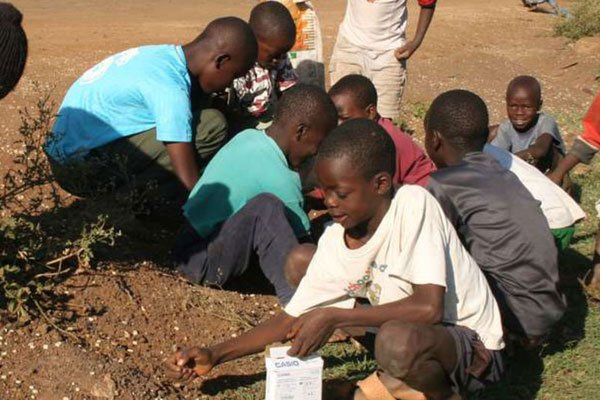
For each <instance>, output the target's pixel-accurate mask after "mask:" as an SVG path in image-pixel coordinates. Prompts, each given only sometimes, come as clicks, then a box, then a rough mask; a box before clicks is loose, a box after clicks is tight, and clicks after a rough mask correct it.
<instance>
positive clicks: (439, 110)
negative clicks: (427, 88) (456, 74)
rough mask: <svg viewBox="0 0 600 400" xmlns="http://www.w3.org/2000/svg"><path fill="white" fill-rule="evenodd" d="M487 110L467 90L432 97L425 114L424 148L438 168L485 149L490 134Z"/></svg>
mask: <svg viewBox="0 0 600 400" xmlns="http://www.w3.org/2000/svg"><path fill="white" fill-rule="evenodd" d="M488 124H489V117H488V110H487V107H486V105H485V103H484V102H483V100H482V99H481V98H480V97H479V96H477V95H476V94H475V93H472V92H469V91H468V90H450V91H448V92H445V93H442V94H441V95H439V96H438V97H436V98H435V100H433V103H431V107H429V110H428V111H427V114H426V115H425V122H424V125H425V149H426V150H427V153H428V154H429V157H430V158H431V160H432V161H433V162H434V163H435V165H436V166H437V167H438V168H443V167H445V166H447V165H451V164H453V163H455V162H457V161H459V160H460V159H462V157H463V156H464V155H465V154H467V153H469V152H473V151H482V149H483V146H484V145H485V143H486V142H487V138H488V135H489V126H488Z"/></svg>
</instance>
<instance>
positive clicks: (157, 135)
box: [46, 17, 257, 197]
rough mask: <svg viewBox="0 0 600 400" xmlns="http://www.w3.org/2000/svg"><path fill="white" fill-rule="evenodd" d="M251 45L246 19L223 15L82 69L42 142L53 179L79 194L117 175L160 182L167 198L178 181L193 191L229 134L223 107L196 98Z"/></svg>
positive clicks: (215, 86) (250, 54)
mask: <svg viewBox="0 0 600 400" xmlns="http://www.w3.org/2000/svg"><path fill="white" fill-rule="evenodd" d="M256 54H257V44H256V39H255V37H254V34H253V33H252V30H251V29H250V27H249V26H248V24H247V23H246V22H244V21H242V20H241V19H239V18H234V17H227V18H219V19H216V20H214V21H213V22H211V23H210V24H209V25H208V26H207V27H206V29H205V30H204V32H202V34H200V36H198V37H197V38H196V39H195V40H193V41H192V42H190V43H188V44H186V45H184V46H174V45H160V46H143V47H138V48H134V49H130V50H126V51H124V52H122V53H119V54H116V55H114V56H111V57H109V58H107V59H106V60H104V61H102V62H101V63H99V64H98V65H96V66H95V67H93V68H92V69H90V70H88V71H87V72H86V73H84V74H83V75H82V76H81V77H80V78H79V79H78V80H77V81H76V82H75V83H74V84H73V86H71V88H70V89H69V91H68V92H67V95H66V96H65V99H64V101H63V104H62V106H61V108H60V110H59V112H58V117H57V120H56V123H55V125H54V128H53V137H52V138H51V139H50V140H49V141H48V143H47V145H46V151H47V153H48V155H49V156H50V159H51V164H52V168H53V171H54V173H55V175H56V178H57V180H58V182H59V183H60V184H61V186H63V187H64V188H65V189H66V190H67V191H70V192H72V193H74V194H81V195H87V194H89V192H93V191H94V190H95V189H96V188H97V187H98V186H102V184H104V185H106V183H107V182H108V183H110V182H111V181H117V182H116V185H119V184H122V183H123V182H121V179H120V177H121V175H124V176H125V177H127V178H129V177H131V176H134V177H135V179H136V180H137V183H139V184H144V183H146V182H149V181H156V183H158V185H159V189H160V190H161V191H162V193H163V195H164V196H165V197H170V195H173V192H174V191H175V188H181V186H180V184H182V185H183V187H185V189H187V190H191V189H192V188H193V187H194V184H195V183H196V181H197V180H198V177H199V175H200V174H201V171H202V169H203V167H204V165H205V164H206V163H207V161H208V159H209V158H210V157H211V156H212V155H213V154H214V153H215V152H216V151H217V149H218V148H219V147H220V145H221V143H222V142H223V141H224V140H225V136H226V133H227V127H226V123H225V121H224V118H223V116H222V115H221V114H220V113H218V112H216V111H215V110H208V109H205V110H202V112H200V110H201V103H202V102H203V101H204V100H205V97H206V94H208V93H211V92H215V91H220V90H223V89H225V88H226V87H227V86H228V85H230V84H231V82H232V81H233V79H234V78H236V77H238V76H240V75H242V74H244V73H245V72H246V71H248V69H249V68H250V67H251V66H252V65H253V64H254V61H255V60H256ZM194 125H195V127H194ZM82 171H84V172H85V174H83V173H82ZM81 175H84V176H83V177H82V176H81ZM175 177H176V178H178V181H177V179H175ZM82 183H84V184H88V185H89V186H91V187H89V188H87V187H83V188H79V187H78V186H79V185H80V184H82Z"/></svg>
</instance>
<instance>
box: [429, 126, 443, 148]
mask: <svg viewBox="0 0 600 400" xmlns="http://www.w3.org/2000/svg"><path fill="white" fill-rule="evenodd" d="M443 140H444V139H443V138H442V134H441V133H439V132H438V131H433V132H431V144H432V147H433V149H434V150H439V148H440V147H441V146H442V141H443Z"/></svg>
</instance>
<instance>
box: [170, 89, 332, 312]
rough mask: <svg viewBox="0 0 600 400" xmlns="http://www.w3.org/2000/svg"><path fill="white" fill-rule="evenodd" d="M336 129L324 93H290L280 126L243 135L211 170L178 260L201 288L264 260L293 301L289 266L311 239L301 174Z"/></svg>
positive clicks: (180, 241) (194, 196)
mask: <svg viewBox="0 0 600 400" xmlns="http://www.w3.org/2000/svg"><path fill="white" fill-rule="evenodd" d="M336 124H337V113H336V110H335V106H334V105H333V103H332V102H331V100H330V99H329V97H328V96H327V94H326V93H325V92H324V91H323V90H322V89H320V88H318V87H316V86H312V85H303V84H302V85H297V86H295V87H294V88H291V89H290V90H289V91H286V92H285V94H284V95H283V96H282V98H281V101H280V103H279V106H278V108H277V110H276V113H275V116H274V120H273V125H272V126H271V127H270V128H269V129H268V130H267V131H266V132H265V131H259V130H255V129H249V130H246V131H243V132H241V133H240V134H238V135H237V136H236V137H235V138H234V139H233V140H231V142H229V143H228V144H227V145H226V146H225V147H223V149H221V150H220V151H219V152H218V153H217V155H216V156H215V157H214V159H213V160H211V162H210V163H209V164H208V166H207V167H206V170H205V172H204V174H203V176H202V178H201V179H200V180H199V181H198V183H197V184H196V186H195V187H194V189H193V190H192V192H191V194H190V197H189V199H188V201H187V203H186V204H185V205H184V207H183V209H184V214H185V217H186V218H187V220H188V226H187V227H185V228H184V229H183V231H182V232H181V233H180V234H179V236H178V238H177V241H176V245H175V249H174V251H173V255H174V258H175V261H176V263H177V266H178V269H179V271H180V272H182V273H183V274H184V275H185V276H186V277H187V278H188V279H190V280H191V281H193V282H197V283H204V284H207V285H214V286H219V287H222V286H223V285H224V284H225V283H226V282H227V281H229V280H230V279H231V278H233V277H235V276H239V275H241V274H242V273H243V272H244V271H245V270H246V268H247V267H248V264H249V261H250V257H251V256H252V255H253V254H254V253H255V254H256V255H258V259H259V263H260V266H261V269H262V271H263V272H264V274H265V276H266V277H267V278H268V279H269V281H270V282H271V283H272V284H273V286H274V287H275V291H276V293H277V296H278V297H279V299H280V301H281V302H282V303H283V304H286V303H287V302H288V301H289V299H290V298H291V296H292V294H293V290H292V289H291V288H290V287H289V285H288V284H287V282H286V280H285V278H284V274H283V265H284V261H285V258H286V256H287V254H288V253H289V251H290V250H291V249H292V248H293V247H294V246H295V245H296V244H297V243H298V238H304V237H307V236H308V235H309V221H308V218H307V216H306V214H305V212H304V210H303V205H304V204H303V197H302V187H301V184H300V177H299V175H298V173H297V172H296V170H297V168H298V167H300V165H301V164H302V163H304V161H306V160H307V159H309V158H310V157H312V156H314V155H315V154H316V152H317V149H318V146H319V144H320V143H321V140H322V139H323V138H324V137H325V135H326V134H327V133H328V132H329V131H330V130H331V129H333V128H334V127H335V126H336Z"/></svg>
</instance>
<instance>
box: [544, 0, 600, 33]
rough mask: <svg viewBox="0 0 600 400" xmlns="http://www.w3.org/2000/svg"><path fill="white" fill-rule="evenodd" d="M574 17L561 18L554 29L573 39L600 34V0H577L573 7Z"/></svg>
mask: <svg viewBox="0 0 600 400" xmlns="http://www.w3.org/2000/svg"><path fill="white" fill-rule="evenodd" d="M571 13H572V14H573V17H572V18H564V19H561V20H560V21H559V22H558V23H557V24H556V26H555V27H554V31H555V32H556V34H557V35H561V36H564V37H566V38H569V39H572V40H578V39H581V38H582V37H585V36H594V35H600V1H599V0H575V2H574V3H573V6H572V7H571Z"/></svg>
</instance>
